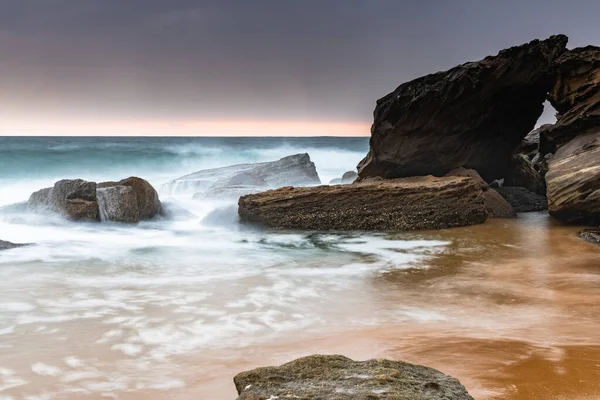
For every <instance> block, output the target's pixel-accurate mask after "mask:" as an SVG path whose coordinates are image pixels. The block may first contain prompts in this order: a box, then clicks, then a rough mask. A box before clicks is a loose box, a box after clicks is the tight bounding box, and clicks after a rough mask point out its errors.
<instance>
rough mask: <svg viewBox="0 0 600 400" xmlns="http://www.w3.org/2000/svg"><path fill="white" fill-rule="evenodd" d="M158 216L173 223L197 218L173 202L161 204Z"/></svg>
mask: <svg viewBox="0 0 600 400" xmlns="http://www.w3.org/2000/svg"><path fill="white" fill-rule="evenodd" d="M160 215H161V216H162V217H164V218H166V219H169V220H174V221H188V220H190V219H194V218H198V216H197V215H195V214H194V213H191V212H189V211H188V210H187V209H186V208H184V207H183V206H181V205H180V204H179V203H178V202H176V201H174V200H169V201H163V202H161V210H160Z"/></svg>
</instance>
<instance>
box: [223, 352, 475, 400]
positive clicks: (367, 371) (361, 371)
mask: <svg viewBox="0 0 600 400" xmlns="http://www.w3.org/2000/svg"><path fill="white" fill-rule="evenodd" d="M234 383H235V386H236V388H237V391H238V394H239V397H238V400H274V399H278V400H283V399H296V400H346V399H353V400H378V399H390V400H392V399H393V400H473V398H472V397H471V396H470V395H469V393H467V390H466V389H465V388H464V386H463V385H462V384H461V383H460V382H459V381H458V380H456V379H454V378H452V377H450V376H447V375H444V374H443V373H441V372H440V371H437V370H435V369H432V368H428V367H423V366H420V365H413V364H408V363H404V362H400V361H389V360H370V361H364V362H358V361H353V360H351V359H349V358H346V357H343V356H321V355H315V356H309V357H305V358H300V359H298V360H295V361H292V362H290V363H288V364H284V365H282V366H280V367H266V368H258V369H255V370H253V371H248V372H242V373H241V374H239V375H237V376H236V377H235V378H234Z"/></svg>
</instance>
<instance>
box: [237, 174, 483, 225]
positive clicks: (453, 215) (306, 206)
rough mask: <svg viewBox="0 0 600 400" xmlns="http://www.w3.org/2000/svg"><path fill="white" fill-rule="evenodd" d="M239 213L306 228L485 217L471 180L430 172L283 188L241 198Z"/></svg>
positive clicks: (447, 221) (247, 218) (464, 221)
mask: <svg viewBox="0 0 600 400" xmlns="http://www.w3.org/2000/svg"><path fill="white" fill-rule="evenodd" d="M238 212H239V214H240V219H241V221H242V222H250V223H256V224H259V225H263V226H267V227H273V228H284V229H305V230H366V231H372V230H374V231H403V230H417V229H441V228H450V227H455V226H464V225H473V224H479V223H483V222H484V221H485V220H486V219H487V212H486V210H485V206H484V198H483V195H482V191H481V189H480V187H479V185H478V184H477V183H476V182H475V181H474V180H473V179H470V178H462V177H445V178H435V177H432V176H426V177H412V178H403V179H394V180H379V179H373V180H370V179H368V180H365V181H362V182H359V183H355V184H353V185H335V186H317V187H307V188H294V187H284V188H280V189H276V190H270V191H267V192H263V193H257V194H252V195H247V196H243V197H242V198H240V200H239V204H238Z"/></svg>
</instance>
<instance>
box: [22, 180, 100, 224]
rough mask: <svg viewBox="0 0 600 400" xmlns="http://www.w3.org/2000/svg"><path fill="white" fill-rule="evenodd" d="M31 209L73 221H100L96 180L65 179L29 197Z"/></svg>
mask: <svg viewBox="0 0 600 400" xmlns="http://www.w3.org/2000/svg"><path fill="white" fill-rule="evenodd" d="M28 204H29V209H30V210H31V211H36V212H40V211H50V212H55V213H58V214H61V215H62V216H63V217H65V218H67V219H69V220H71V221H99V220H100V217H99V211H98V203H97V202H96V182H88V181H84V180H83V179H63V180H61V181H58V182H56V183H55V184H54V186H53V187H52V188H46V189H41V190H38V191H37V192H35V193H33V194H32V195H31V196H30V197H29V202H28Z"/></svg>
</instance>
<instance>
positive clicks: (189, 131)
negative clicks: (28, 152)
mask: <svg viewBox="0 0 600 400" xmlns="http://www.w3.org/2000/svg"><path fill="white" fill-rule="evenodd" d="M599 15H600V1H597V0H571V1H569V2H565V1H564V0H561V1H555V0H519V1H517V0H502V1H496V0H406V1H403V0H0V54H2V56H1V57H0V105H1V107H0V135H25V134H30V135H216V136H221V135H288V136H302V135H309V136H324V135H341V136H345V135H365V136H366V135H369V126H370V124H371V123H372V112H373V109H374V107H375V101H376V100H377V99H378V98H380V97H382V96H384V95H385V94H387V93H388V92H390V91H392V90H394V89H395V88H396V87H397V86H398V85H400V84H401V83H403V82H405V81H408V80H411V79H414V78H417V77H419V76H422V75H425V74H428V73H432V72H436V71H439V70H445V69H448V68H451V67H453V66H455V65H457V64H460V63H463V62H466V61H472V60H478V59H481V58H483V57H485V56H487V55H490V54H496V53H497V52H498V51H499V50H500V49H502V48H506V47H510V46H513V45H518V44H522V43H525V42H529V41H530V40H532V39H535V38H540V39H541V38H546V37H548V36H550V35H552V34H557V33H564V34H567V35H568V36H569V37H570V44H569V47H577V46H582V45H587V44H596V45H599V44H600V24H598V16H599ZM551 114H552V111H551V110H549V111H548V112H547V113H546V114H545V115H544V117H543V119H544V122H548V121H550V120H551V118H552V117H551Z"/></svg>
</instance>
